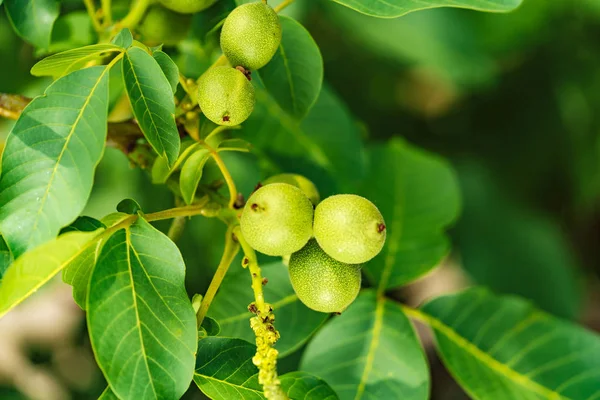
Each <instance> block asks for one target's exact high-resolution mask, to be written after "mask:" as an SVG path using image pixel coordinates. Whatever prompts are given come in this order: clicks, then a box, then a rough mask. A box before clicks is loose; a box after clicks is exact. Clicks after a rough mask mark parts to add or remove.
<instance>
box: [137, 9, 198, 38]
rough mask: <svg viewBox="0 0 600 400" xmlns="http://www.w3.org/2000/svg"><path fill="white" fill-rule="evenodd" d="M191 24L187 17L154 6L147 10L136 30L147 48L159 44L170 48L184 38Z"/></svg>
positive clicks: (189, 18) (189, 17)
mask: <svg viewBox="0 0 600 400" xmlns="http://www.w3.org/2000/svg"><path fill="white" fill-rule="evenodd" d="M191 22H192V19H191V16H189V15H183V14H179V13H176V12H173V11H171V10H168V9H166V8H164V7H161V6H158V5H155V6H152V7H150V9H148V11H147V12H146V15H145V16H144V19H143V20H142V22H141V23H140V25H139V26H138V28H137V30H138V32H139V33H140V35H142V40H143V41H144V43H145V44H147V45H148V46H156V45H158V44H160V43H164V44H166V45H167V46H170V45H175V44H177V43H179V42H180V41H181V40H183V39H185V38H186V36H187V33H188V30H189V28H190V24H191Z"/></svg>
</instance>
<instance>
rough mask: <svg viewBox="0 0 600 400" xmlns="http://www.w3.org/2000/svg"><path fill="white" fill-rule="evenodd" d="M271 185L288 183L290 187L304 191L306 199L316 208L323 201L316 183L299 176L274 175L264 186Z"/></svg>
mask: <svg viewBox="0 0 600 400" xmlns="http://www.w3.org/2000/svg"><path fill="white" fill-rule="evenodd" d="M271 183H287V184H288V185H292V186H296V187H297V188H298V189H300V190H302V191H303V192H304V194H305V195H306V197H308V199H309V200H310V201H311V202H312V203H313V204H314V205H315V206H316V205H317V204H319V201H321V196H319V191H318V190H317V187H316V186H315V184H314V183H312V182H311V181H310V180H308V179H307V178H305V177H304V176H302V175H298V174H279V175H273V176H272V177H270V178H269V179H267V180H265V181H264V182H263V185H269V184H271Z"/></svg>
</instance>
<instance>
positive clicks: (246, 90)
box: [198, 67, 255, 126]
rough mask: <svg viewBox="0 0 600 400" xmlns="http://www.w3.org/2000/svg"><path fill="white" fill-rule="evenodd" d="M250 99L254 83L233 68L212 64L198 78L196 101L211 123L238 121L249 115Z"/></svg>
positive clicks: (230, 123) (234, 123)
mask: <svg viewBox="0 0 600 400" xmlns="http://www.w3.org/2000/svg"><path fill="white" fill-rule="evenodd" d="M254 101H255V99H254V86H252V84H251V83H250V82H249V81H248V79H247V78H246V76H245V75H244V74H243V73H242V72H240V71H239V70H237V69H235V68H231V67H214V68H211V69H209V70H208V71H206V72H205V73H204V75H202V76H201V77H200V79H199V80H198V104H199V105H200V109H201V110H202V112H203V113H204V115H205V116H206V118H208V119H210V120H211V121H212V122H214V123H215V124H219V125H229V126H232V125H239V124H241V123H242V122H244V121H245V120H246V119H247V118H248V117H249V116H250V114H252V110H253V109H254Z"/></svg>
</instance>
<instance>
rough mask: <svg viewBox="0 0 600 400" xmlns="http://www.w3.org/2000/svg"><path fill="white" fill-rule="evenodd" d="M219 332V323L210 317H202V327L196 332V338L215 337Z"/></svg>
mask: <svg viewBox="0 0 600 400" xmlns="http://www.w3.org/2000/svg"><path fill="white" fill-rule="evenodd" d="M219 332H221V326H220V325H219V323H218V322H217V321H216V320H214V319H212V318H211V317H206V316H205V317H204V319H203V320H202V325H201V326H200V329H199V330H198V337H201V336H217V335H218V334H219Z"/></svg>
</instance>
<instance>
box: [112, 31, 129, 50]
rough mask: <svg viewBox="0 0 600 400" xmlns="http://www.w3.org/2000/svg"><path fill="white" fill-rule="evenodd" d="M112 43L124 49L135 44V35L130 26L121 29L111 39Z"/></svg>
mask: <svg viewBox="0 0 600 400" xmlns="http://www.w3.org/2000/svg"><path fill="white" fill-rule="evenodd" d="M111 43H113V44H115V45H116V46H119V47H121V48H123V49H128V48H130V47H131V45H132V44H133V36H132V35H131V31H130V30H129V29H128V28H125V29H121V30H120V31H119V33H117V35H116V36H115V37H114V38H113V40H111Z"/></svg>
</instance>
